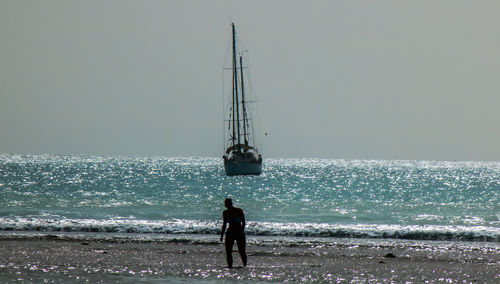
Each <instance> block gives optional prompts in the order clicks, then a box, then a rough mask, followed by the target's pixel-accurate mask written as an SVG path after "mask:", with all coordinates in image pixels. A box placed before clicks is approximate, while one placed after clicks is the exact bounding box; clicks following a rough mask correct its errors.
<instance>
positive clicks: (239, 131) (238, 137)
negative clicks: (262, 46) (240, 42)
mask: <svg viewBox="0 0 500 284" xmlns="http://www.w3.org/2000/svg"><path fill="white" fill-rule="evenodd" d="M232 34H233V37H232V47H233V53H232V67H231V68H229V69H230V70H231V71H232V97H231V105H230V112H229V119H228V120H226V121H227V123H228V134H229V139H228V140H227V142H228V147H227V148H226V150H225V152H224V155H223V156H222V158H223V159H224V170H225V172H226V175H228V176H234V175H260V174H261V173H262V155H260V154H259V152H258V149H257V148H256V147H255V143H253V145H252V143H251V142H252V141H253V140H254V139H253V135H252V133H251V132H252V131H253V121H252V119H251V118H250V113H249V111H248V102H247V101H246V100H245V82H244V76H243V69H244V68H243V53H240V54H239V62H238V61H237V55H238V53H237V49H236V28H235V25H234V23H233V24H232ZM238 63H239V66H238Z"/></svg>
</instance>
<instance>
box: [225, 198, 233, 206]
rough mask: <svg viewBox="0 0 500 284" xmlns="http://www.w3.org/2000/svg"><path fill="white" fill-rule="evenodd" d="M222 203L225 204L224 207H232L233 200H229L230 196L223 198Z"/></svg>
mask: <svg viewBox="0 0 500 284" xmlns="http://www.w3.org/2000/svg"><path fill="white" fill-rule="evenodd" d="M224 205H225V206H226V208H231V207H233V201H232V200H231V198H226V200H224Z"/></svg>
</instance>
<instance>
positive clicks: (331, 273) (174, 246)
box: [0, 238, 500, 283]
mask: <svg viewBox="0 0 500 284" xmlns="http://www.w3.org/2000/svg"><path fill="white" fill-rule="evenodd" d="M235 249H236V246H235ZM0 251H1V254H0V282H2V283H6V282H10V281H24V282H28V283H29V282H33V283H40V282H44V281H46V282H47V281H48V282H52V281H54V282H81V281H88V282H91V283H97V282H102V283H134V282H137V281H141V282H142V283H157V282H163V281H169V282H181V283H186V282H199V281H206V282H214V283H215V282H219V281H221V280H224V281H225V282H232V281H233V280H234V281H241V280H248V281H250V282H252V283H255V282H258V281H264V282H267V281H270V282H287V281H289V282H334V283H335V282H341V283H342V282H364V283H380V282H382V283H390V282H395V283H401V282H403V283H404V282H414V283H415V282H416V283H423V282H431V283H432V282H445V283H456V282H460V283H464V282H465V283H470V282H472V283H499V282H500V253H499V250H498V249H487V248H486V249H477V248H476V249H460V248H455V249H449V248H448V249H443V248H439V247H435V248H432V247H428V246H427V247H425V246H412V247H409V246H390V245H389V246H368V245H366V246H363V245H356V244H348V243H346V244H342V245H333V246H324V245H323V246H322V245H318V246H314V245H313V246H296V247H294V246H292V247H290V246H268V245H267V246H266V245H263V246H261V245H256V244H249V245H248V247H247V252H248V256H249V265H248V267H246V268H242V267H239V268H234V269H228V268H225V266H226V263H225V256H224V253H223V245H222V244H220V245H215V244H193V243H182V242H179V243H165V242H124V241H119V242H113V241H74V240H58V239H50V238H46V239H3V240H0ZM233 257H234V261H235V265H239V264H240V259H239V255H238V253H237V252H234V253H233Z"/></svg>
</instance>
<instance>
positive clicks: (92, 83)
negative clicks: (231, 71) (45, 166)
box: [0, 0, 500, 161]
mask: <svg viewBox="0 0 500 284" xmlns="http://www.w3.org/2000/svg"><path fill="white" fill-rule="evenodd" d="M499 11H500V1H496V0H493V1H457V0H453V1H444V0H443V1H435V0H430V1H425V0H419V1H399V0H395V1H184V0H182V1H123V0H120V1H66V0H64V1H14V0H13V1H7V0H2V1H0V41H1V44H0V136H1V138H0V153H26V154H29V153H52V154H112V155H117V154H124V155H130V154H132V155H161V156H209V157H219V156H221V155H222V151H223V146H222V140H223V139H222V128H223V125H222V119H223V117H222V108H223V106H222V89H223V87H222V85H223V84H222V83H223V80H222V77H223V71H222V68H223V65H224V59H225V55H226V51H227V47H228V42H229V40H230V32H231V27H230V23H231V21H234V22H235V23H236V25H237V32H238V35H239V36H240V43H241V44H242V45H243V48H245V49H248V51H249V52H248V53H247V55H248V58H249V63H248V64H249V67H250V72H251V79H252V88H253V93H254V94H255V96H256V97H257V99H258V109H259V121H260V123H259V129H260V130H261V133H264V132H267V133H268V135H267V136H263V135H261V139H260V144H261V148H262V150H263V154H264V157H265V158H266V157H273V158H288V157H297V158H301V157H317V158H345V159H418V160H489V161H491V160H495V161H500V126H499V125H500V29H499V27H500V17H499Z"/></svg>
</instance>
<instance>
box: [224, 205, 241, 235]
mask: <svg viewBox="0 0 500 284" xmlns="http://www.w3.org/2000/svg"><path fill="white" fill-rule="evenodd" d="M222 218H223V219H224V224H226V223H228V224H229V228H228V229H227V232H226V238H230V239H233V240H236V239H239V238H242V237H243V236H244V230H245V214H243V210H241V209H240V208H236V207H231V208H229V209H227V210H224V212H223V213H222Z"/></svg>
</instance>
